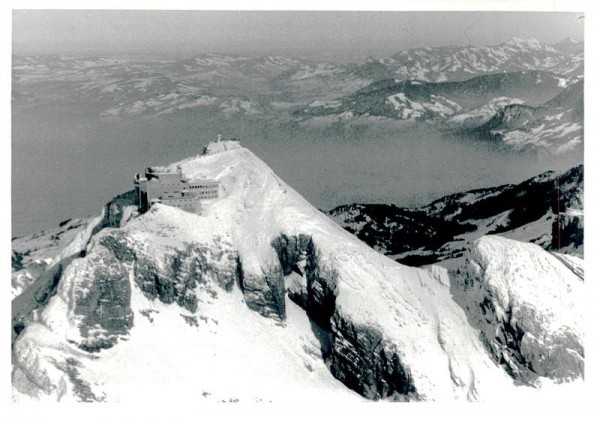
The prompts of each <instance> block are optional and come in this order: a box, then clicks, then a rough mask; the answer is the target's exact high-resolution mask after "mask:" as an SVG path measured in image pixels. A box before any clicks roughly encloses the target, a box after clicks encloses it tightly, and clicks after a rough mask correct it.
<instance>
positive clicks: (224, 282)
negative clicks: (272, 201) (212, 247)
mask: <svg viewBox="0 0 600 422" xmlns="http://www.w3.org/2000/svg"><path fill="white" fill-rule="evenodd" d="M227 253H228V255H227V256H228V262H229V267H228V268H223V269H218V268H215V267H214V266H213V265H211V264H210V263H209V257H210V255H211V253H210V251H209V249H208V248H207V247H205V246H202V245H187V246H186V249H184V250H175V251H174V252H173V254H171V255H168V256H166V263H165V265H164V266H163V268H164V269H159V268H158V265H157V263H156V262H155V260H154V259H153V258H152V257H150V256H147V255H146V254H144V253H141V252H138V253H137V254H136V260H135V263H134V270H133V271H134V279H135V282H136V284H137V285H138V286H139V287H140V289H141V290H142V292H144V294H146V296H148V297H149V298H150V299H159V300H160V301H161V302H163V303H167V304H169V303H177V304H178V305H179V306H181V307H183V308H185V309H187V310H188V311H190V312H196V311H197V309H198V297H197V295H196V289H197V288H201V289H203V290H205V291H207V292H208V293H209V294H210V295H211V296H213V297H217V295H218V293H217V291H215V290H213V289H212V283H210V281H211V280H212V281H216V283H217V285H218V286H219V287H221V288H222V289H224V290H225V291H227V292H229V291H231V290H232V289H233V285H234V283H235V282H236V279H237V273H236V271H235V262H236V257H237V256H236V255H235V254H234V253H233V252H232V251H227Z"/></svg>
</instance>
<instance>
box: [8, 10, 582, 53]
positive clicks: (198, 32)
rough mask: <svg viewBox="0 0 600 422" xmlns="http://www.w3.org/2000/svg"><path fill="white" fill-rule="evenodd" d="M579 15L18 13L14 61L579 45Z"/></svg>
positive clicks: (240, 12) (528, 13) (301, 12)
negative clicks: (21, 57)
mask: <svg viewBox="0 0 600 422" xmlns="http://www.w3.org/2000/svg"><path fill="white" fill-rule="evenodd" d="M583 22H584V19H583V17H582V14H580V13H565V12H390V11H388V12H382V11H371V12H368V11H346V12H339V11H296V12H292V11H197V10H195V11H189V10H188V11H185V10H183V11H182V10H173V11H168V10H145V11H144V10H14V11H13V16H12V25H13V43H12V49H13V53H15V54H59V55H81V54H83V55H85V54H90V55H94V54H97V55H107V54H114V55H128V54H131V55H140V56H158V57H160V56H166V57H187V56H190V55H194V54H198V53H203V52H218V53H227V54H232V53H233V54H242V55H257V56H258V55H267V54H269V55H287V56H296V57H305V58H330V59H338V60H348V61H351V60H357V59H361V58H365V57H368V56H374V57H382V56H386V55H390V54H393V53H395V52H397V51H400V50H402V49H405V48H412V47H425V46H441V45H451V44H452V45H493V44H498V43H501V42H503V41H506V40H507V39H509V38H511V37H520V38H537V39H539V40H540V41H543V42H547V43H555V42H558V41H560V40H562V39H564V38H566V37H573V38H576V39H583Z"/></svg>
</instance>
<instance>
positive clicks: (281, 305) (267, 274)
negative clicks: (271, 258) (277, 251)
mask: <svg viewBox="0 0 600 422" xmlns="http://www.w3.org/2000/svg"><path fill="white" fill-rule="evenodd" d="M237 274H238V277H239V285H240V287H241V289H242V292H243V293H244V299H245V302H246V305H247V306H248V307H249V308H250V309H252V310H254V311H256V312H258V313H260V314H261V315H262V316H265V317H268V318H274V319H277V320H280V321H283V320H285V283H284V280H283V271H282V270H281V268H280V267H272V268H270V269H268V270H266V271H264V272H263V273H262V274H251V273H247V272H244V267H243V265H242V263H241V261H238V267H237Z"/></svg>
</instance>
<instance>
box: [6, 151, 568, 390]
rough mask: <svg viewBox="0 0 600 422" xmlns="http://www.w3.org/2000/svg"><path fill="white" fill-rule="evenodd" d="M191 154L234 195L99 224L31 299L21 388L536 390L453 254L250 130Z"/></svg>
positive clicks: (16, 365)
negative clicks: (346, 220) (411, 252)
mask: <svg viewBox="0 0 600 422" xmlns="http://www.w3.org/2000/svg"><path fill="white" fill-rule="evenodd" d="M177 166H181V168H182V170H183V171H184V173H186V174H188V175H189V176H190V177H206V178H211V179H216V180H218V181H219V182H221V183H222V185H223V186H224V187H225V188H224V190H223V191H222V195H221V197H220V198H219V199H218V200H212V201H206V202H205V203H204V204H203V207H202V212H201V213H200V214H191V213H187V212H185V211H182V210H179V209H176V208H171V207H168V206H164V205H161V204H155V205H154V206H153V207H152V208H151V210H150V211H149V212H147V213H145V214H144V215H141V216H139V217H137V218H134V219H132V220H131V221H129V222H127V223H126V224H124V225H123V226H122V227H119V228H110V229H105V230H102V231H100V232H98V233H97V234H95V235H94V236H93V237H92V239H91V242H90V243H89V245H88V246H87V249H86V250H87V253H86V254H85V256H82V257H76V258H74V259H73V261H72V262H71V263H70V264H69V265H67V266H66V267H65V268H64V269H63V270H62V272H61V273H60V274H59V275H58V276H57V277H56V278H55V281H56V283H54V285H53V287H52V288H53V289H54V290H53V291H54V292H55V293H54V294H49V295H48V300H47V301H45V302H44V303H42V304H41V305H40V307H39V308H38V309H35V310H33V311H31V312H28V313H22V315H23V318H22V319H21V320H20V321H19V324H20V325H19V330H16V331H15V333H16V338H15V340H14V342H13V397H14V398H15V399H16V400H25V399H27V398H29V397H32V396H33V397H37V398H40V399H46V400H79V401H98V400H110V401H115V400H121V401H127V400H132V399H131V397H132V395H134V394H136V393H137V394H140V392H141V393H143V399H144V400H145V401H147V400H148V399H152V400H153V399H157V400H158V399H161V400H162V401H163V402H164V400H171V399H173V400H182V399H184V400H185V399H186V398H189V397H194V398H195V400H198V397H204V398H205V399H207V400H211V401H214V400H216V401H238V400H244V401H262V400H271V399H274V400H280V401H283V400H288V401H289V400H290V398H292V400H294V401H297V400H298V397H301V398H303V399H310V400H327V401H329V402H331V401H332V400H334V401H335V400H344V401H347V400H349V399H352V398H354V399H358V398H360V396H358V395H357V394H355V393H354V392H356V393H359V394H360V395H361V396H363V397H367V398H369V399H375V400H376V399H389V400H447V399H452V400H454V399H457V400H485V399H487V398H492V397H497V396H498V394H501V395H502V397H510V395H511V394H523V393H525V394H527V393H528V392H531V391H536V390H533V389H531V390H530V389H528V390H527V391H522V389H521V388H517V387H515V384H514V381H515V379H516V380H517V381H520V380H521V379H520V377H519V375H518V374H517V375H515V374H513V373H509V372H507V371H506V370H505V369H504V368H502V367H501V366H499V365H498V364H497V362H496V361H495V360H494V359H492V358H491V355H490V353H489V351H488V350H487V349H486V347H485V345H484V343H482V342H481V341H480V340H479V338H478V336H479V333H478V331H477V330H476V329H474V328H473V327H472V326H471V325H470V324H469V321H468V320H467V317H466V315H465V313H464V310H463V309H462V308H461V307H460V306H459V304H458V303H457V302H455V301H454V300H453V297H452V294H451V290H450V284H449V282H448V279H447V277H446V278H444V277H442V276H441V275H440V274H442V273H443V269H441V268H439V267H432V268H428V269H419V268H411V267H405V266H403V265H400V264H398V263H396V262H394V261H392V260H390V259H389V258H387V257H385V256H383V255H381V254H379V253H378V252H376V251H374V250H372V249H371V248H369V247H368V246H367V245H365V244H363V243H362V242H360V241H358V240H357V239H356V238H355V237H354V236H352V235H351V234H349V233H347V232H346V231H344V230H343V229H342V228H341V227H339V226H338V225H336V224H335V223H334V222H333V221H331V220H329V219H328V218H327V217H326V216H324V215H323V214H321V213H320V212H319V211H318V210H317V209H315V208H314V207H312V206H311V205H310V204H308V203H307V202H306V201H305V200H304V199H303V198H302V197H301V196H300V195H298V194H297V193H296V192H295V191H294V190H293V189H291V188H290V187H289V186H287V185H286V184H285V183H284V182H283V181H281V180H280V179H279V178H278V177H277V176H276V175H274V174H273V172H272V171H271V170H270V169H269V168H268V167H267V166H266V165H265V164H264V163H263V162H262V161H261V160H259V159H258V158H257V157H256V156H254V155H253V154H252V153H251V152H250V151H248V150H246V149H244V148H241V147H239V145H238V144H236V143H233V142H229V143H219V144H211V145H209V147H208V148H207V151H206V154H205V155H203V156H198V157H193V158H190V159H187V160H184V161H181V162H180V163H174V164H172V165H170V166H168V167H167V168H169V169H172V170H175V169H176V167H177ZM541 253H545V252H543V251H541ZM536 262H537V261H535V260H532V261H531V263H532V265H534V266H535V265H536ZM27 291H29V289H27V290H26V291H25V293H27ZM25 293H24V294H25ZM19 298H20V296H19V297H17V299H15V301H13V311H14V307H15V303H16V302H17V301H18V300H19ZM290 299H291V300H290ZM531 350H533V352H532V353H533V355H532V359H534V358H535V356H534V355H535V353H536V352H535V350H534V349H531ZM559 360H560V359H558V360H556V364H557V365H563V363H562V362H559ZM544 366H545V367H546V366H548V367H549V366H550V365H549V364H548V365H546V364H544ZM149 367H151V368H152V370H151V371H149V370H148V368H149ZM511 375H512V377H511ZM548 375H552V374H551V373H550V372H548ZM165 384H167V385H168V388H167V389H165ZM140 386H148V387H147V388H146V389H142V390H143V391H141V390H140V388H141V387H140ZM165 390H168V391H166V392H165Z"/></svg>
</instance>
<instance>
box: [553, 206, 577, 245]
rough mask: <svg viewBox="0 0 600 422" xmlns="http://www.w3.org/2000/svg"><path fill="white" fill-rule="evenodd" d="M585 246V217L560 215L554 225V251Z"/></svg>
mask: <svg viewBox="0 0 600 422" xmlns="http://www.w3.org/2000/svg"><path fill="white" fill-rule="evenodd" d="M581 245H583V215H568V214H559V215H558V216H557V217H556V219H555V220H554V223H553V224H552V249H554V250H560V249H561V248H564V247H566V246H569V247H572V248H578V247H580V246H581Z"/></svg>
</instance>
